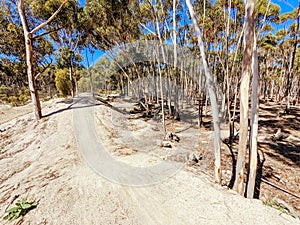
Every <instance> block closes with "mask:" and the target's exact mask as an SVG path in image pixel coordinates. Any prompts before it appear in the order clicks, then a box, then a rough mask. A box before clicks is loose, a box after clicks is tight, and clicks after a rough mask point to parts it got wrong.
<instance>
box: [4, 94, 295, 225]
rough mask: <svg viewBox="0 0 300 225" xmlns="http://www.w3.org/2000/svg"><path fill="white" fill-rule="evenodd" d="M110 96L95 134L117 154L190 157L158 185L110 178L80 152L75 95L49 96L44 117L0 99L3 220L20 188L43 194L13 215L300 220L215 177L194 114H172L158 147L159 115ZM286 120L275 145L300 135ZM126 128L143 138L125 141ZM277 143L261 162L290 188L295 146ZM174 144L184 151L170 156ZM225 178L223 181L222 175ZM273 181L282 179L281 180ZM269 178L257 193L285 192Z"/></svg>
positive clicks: (32, 219)
mask: <svg viewBox="0 0 300 225" xmlns="http://www.w3.org/2000/svg"><path fill="white" fill-rule="evenodd" d="M112 105H113V106H114V107H116V108H118V109H120V110H119V111H116V110H115V109H114V108H111V107H108V106H106V105H103V104H99V105H98V106H96V107H95V112H96V113H95V118H96V119H95V124H96V130H97V134H98V135H99V141H101V142H102V143H103V144H104V145H106V146H107V147H108V149H109V151H110V153H111V154H112V155H113V157H115V158H116V159H118V160H121V161H124V162H126V163H129V164H130V163H131V164H134V165H137V166H139V165H141V164H151V163H153V162H155V161H157V160H178V161H182V162H183V163H187V164H188V165H186V166H185V167H184V168H183V169H182V170H180V171H178V173H177V174H175V175H174V176H172V177H170V178H169V179H166V180H165V181H163V182H160V183H158V184H155V185H149V186H144V187H131V186H125V185H122V184H116V183H112V182H110V181H108V180H107V179H105V178H103V177H101V176H99V175H98V174H97V173H95V172H94V171H93V170H92V168H90V167H89V166H88V165H87V163H86V162H85V160H84V158H83V156H82V155H81V154H80V151H79V149H78V146H77V141H76V138H75V135H74V128H73V110H74V108H75V107H76V103H74V102H73V100H72V99H66V100H63V99H54V100H51V101H49V102H47V103H46V104H43V114H44V115H45V116H44V118H42V119H41V120H40V121H38V122H37V121H34V120H33V114H32V113H28V112H29V111H27V108H26V107H28V109H30V108H31V107H30V106H25V107H24V110H19V108H9V107H6V106H3V107H1V113H0V115H1V117H0V131H1V132H0V139H1V142H0V171H1V176H0V216H1V219H0V224H10V223H9V222H7V221H5V220H3V219H2V218H3V216H4V215H6V213H5V211H6V210H7V209H9V208H11V207H13V206H14V203H15V201H16V199H20V198H22V197H27V198H28V200H30V201H38V202H39V205H38V206H37V208H36V209H33V210H31V211H30V212H29V213H28V214H26V215H25V216H24V217H22V218H20V219H18V220H16V221H15V222H13V224H34V225H36V224H218V223H219V224H272V225H273V224H300V222H299V219H295V218H293V217H291V216H290V215H287V214H285V213H283V212H281V211H278V210H275V209H273V208H271V207H267V206H265V205H264V204H263V203H262V202H261V201H260V200H256V199H253V200H249V199H245V198H243V197H242V196H239V195H237V194H236V193H235V192H234V191H231V190H228V188H226V187H221V186H219V185H217V184H215V183H214V182H213V179H212V177H211V176H210V174H211V169H210V168H211V166H212V164H211V158H210V157H211V155H210V154H209V152H210V151H209V152H208V150H211V149H209V148H210V146H211V143H210V142H211V131H210V130H209V129H202V130H200V132H199V129H198V128H197V125H196V124H195V123H194V121H193V120H192V119H191V120H190V118H188V117H186V120H185V121H180V122H174V121H168V124H167V128H168V130H169V131H172V132H174V133H176V134H177V135H178V136H179V137H180V139H181V140H180V142H178V143H174V144H173V146H172V148H170V149H168V148H162V147H159V142H160V141H161V140H162V138H163V135H162V133H161V127H160V123H159V120H158V121H155V120H152V119H144V118H138V119H136V118H131V117H132V115H130V114H123V113H121V112H120V111H122V110H123V109H124V108H125V109H126V110H127V108H129V107H132V102H124V101H118V100H116V101H115V102H114V103H112ZM20 111H21V112H20ZM266 111H268V110H267V109H266ZM187 113H188V112H187ZM189 113H190V112H189ZM297 113H299V111H297ZM112 115H113V119H111V118H112ZM288 118H290V117H287V118H286V119H287V120H288ZM296 118H299V114H297V117H296ZM119 120H120V121H123V125H122V126H119V127H118V126H116V121H119ZM262 122H263V121H262ZM298 122H299V121H298ZM278 123H280V124H281V123H283V122H282V119H278ZM282 126H283V128H284V129H283V130H284V131H285V132H287V131H289V132H291V133H290V135H291V137H289V138H290V139H289V138H287V139H285V140H284V142H283V143H281V142H276V143H275V144H276V146H277V147H278V145H279V147H278V149H280V145H281V144H282V145H283V144H286V143H285V142H286V141H288V140H290V142H292V140H293V141H294V140H295V138H299V132H297V130H296V129H294V130H292V129H291V128H290V129H289V130H286V127H285V125H284V124H282ZM262 127H264V126H263V125H262ZM265 127H266V129H267V127H268V126H267V125H265ZM296 128H297V127H296ZM297 129H298V128H297ZM126 132H131V133H132V135H133V136H136V137H140V138H135V139H133V140H132V141H129V142H128V140H127V139H126V137H128V136H127V135H125V134H126ZM260 132H264V130H263V129H262V130H260ZM265 132H266V133H268V134H270V133H271V132H270V131H268V132H267V131H265ZM297 135H298V136H297ZM291 138H292V139H291ZM138 140H140V142H139V141H138ZM290 142H289V143H290ZM270 143H271V142H270ZM271 144H272V143H271ZM271 144H268V145H267V144H265V147H264V148H266V149H264V151H265V158H266V160H265V162H264V167H266V166H270V167H271V168H272V169H273V171H276V172H278V173H279V175H280V176H281V177H280V180H284V181H286V188H290V189H289V190H291V191H293V192H294V193H297V192H298V193H299V180H297V179H299V177H297V174H299V161H297V160H299V158H297V157H296V156H297V154H299V152H297V148H296V150H295V152H296V155H295V156H293V157H292V156H289V155H290V154H288V153H286V155H284V154H283V153H282V152H280V150H278V149H277V148H274V149H272V145H271ZM147 146H148V147H149V146H151V151H149V152H148V153H147V155H145V147H147ZM223 149H224V150H223V154H224V155H229V156H230V154H228V153H227V149H226V148H225V147H223ZM298 149H299V148H298ZM174 151H177V152H178V155H179V156H178V157H175V158H172V157H171V158H170V157H169V156H173V155H174V154H173V152H174ZM282 151H283V150H282ZM193 152H199V153H200V154H202V156H203V159H202V160H200V161H199V162H198V163H192V164H190V163H189V161H188V160H187V158H186V157H185V156H186V155H187V154H189V153H193ZM267 153H269V154H267ZM272 154H273V155H272ZM275 156H276V157H275ZM289 157H290V158H289ZM298 157H299V155H298ZM228 159H230V157H228ZM283 160H286V161H283ZM223 161H225V160H223ZM287 162H288V163H287ZM280 166H281V167H280ZM223 167H224V168H225V174H226V173H227V170H226V169H227V167H228V171H231V167H230V163H228V164H226V165H223ZM287 168H290V169H287ZM273 171H272V172H273ZM229 175H230V174H229V173H228V176H229ZM224 178H225V180H224V182H226V176H224ZM266 179H267V178H266ZM268 179H269V178H268ZM272 181H273V182H275V181H274V180H272ZM276 184H278V185H279V184H280V185H282V184H281V182H279V181H277V183H276ZM297 184H298V186H297ZM263 185H264V184H263V183H262V185H261V195H262V194H263V193H268V194H269V196H273V195H271V194H274V195H276V196H277V197H281V194H282V195H283V196H285V195H284V194H283V193H282V192H280V191H276V190H275V189H274V190H272V189H270V187H269V186H263ZM291 187H292V188H291ZM297 188H298V189H297ZM269 190H270V192H268V191H269ZM276 193H277V194H276ZM282 199H284V200H285V201H286V202H288V203H289V204H292V205H293V206H294V207H295V208H296V205H297V204H296V203H297V202H296V200H295V203H294V202H292V200H291V201H289V199H288V198H283V197H282ZM298 203H299V201H298ZM298 205H299V204H298Z"/></svg>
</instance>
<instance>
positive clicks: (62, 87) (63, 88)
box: [55, 69, 70, 97]
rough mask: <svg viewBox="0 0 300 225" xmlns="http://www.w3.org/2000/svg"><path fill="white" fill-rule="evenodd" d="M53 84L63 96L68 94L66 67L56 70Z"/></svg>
mask: <svg viewBox="0 0 300 225" xmlns="http://www.w3.org/2000/svg"><path fill="white" fill-rule="evenodd" d="M55 84H56V88H57V90H58V91H59V93H60V94H61V95H62V96H63V97H65V96H67V95H69V94H70V81H69V72H68V69H60V70H57V71H56V73H55Z"/></svg>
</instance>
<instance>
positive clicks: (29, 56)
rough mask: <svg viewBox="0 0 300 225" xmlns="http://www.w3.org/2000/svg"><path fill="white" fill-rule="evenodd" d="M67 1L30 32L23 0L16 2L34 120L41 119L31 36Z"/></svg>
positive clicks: (51, 18)
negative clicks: (20, 23) (22, 34)
mask: <svg viewBox="0 0 300 225" xmlns="http://www.w3.org/2000/svg"><path fill="white" fill-rule="evenodd" d="M67 1H68V0H65V1H64V2H63V3H62V4H61V5H60V7H59V8H58V9H57V10H56V11H55V12H54V13H53V14H52V16H50V17H49V19H48V20H47V21H45V22H44V23H41V24H40V25H39V26H37V27H35V28H34V29H33V30H32V31H29V26H28V22H27V18H26V15H25V5H24V1H23V0H18V1H17V8H18V12H19V16H20V18H21V22H22V28H23V32H24V39H25V53H26V65H27V77H28V86H29V90H30V95H31V99H32V104H33V107H34V116H35V119H36V120H39V119H41V118H42V109H41V103H40V99H39V95H38V90H37V88H36V80H35V74H34V64H33V48H32V47H33V37H32V36H33V34H34V33H36V32H37V31H38V30H40V29H42V28H43V27H45V26H46V25H47V24H48V23H50V22H51V21H52V20H53V19H54V17H55V16H56V15H57V14H58V13H59V12H60V11H61V10H62V8H63V6H64V5H65V4H66V3H67Z"/></svg>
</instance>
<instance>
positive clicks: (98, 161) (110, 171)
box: [72, 95, 183, 186]
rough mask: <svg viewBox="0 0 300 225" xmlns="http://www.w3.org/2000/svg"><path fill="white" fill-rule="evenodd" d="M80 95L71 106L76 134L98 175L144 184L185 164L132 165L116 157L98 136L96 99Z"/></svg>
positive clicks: (118, 181)
mask: <svg viewBox="0 0 300 225" xmlns="http://www.w3.org/2000/svg"><path fill="white" fill-rule="evenodd" d="M79 98H80V99H79V101H78V102H77V103H76V105H73V107H72V108H73V126H74V132H75V136H76V139H77V143H78V147H79V150H80V152H81V154H82V156H83V157H84V159H85V160H86V162H87V163H88V165H89V166H90V167H91V168H92V169H94V170H95V171H96V172H97V173H98V174H99V175H101V176H103V177H104V178H106V179H108V180H110V181H112V182H115V183H119V184H124V185H129V186H145V185H151V184H155V183H158V182H161V181H163V180H166V179H167V178H169V177H171V176H172V175H174V174H175V173H176V172H177V171H178V170H179V169H181V168H182V167H183V164H182V163H177V162H172V161H162V162H160V163H158V164H156V165H151V166H143V167H142V166H131V165H128V164H126V163H124V162H120V161H118V160H116V159H114V158H113V157H112V156H111V155H110V154H109V152H108V151H107V150H106V149H105V147H104V146H103V145H102V144H101V143H100V142H99V141H98V138H97V134H96V130H95V123H94V106H95V100H94V99H93V98H92V97H91V96H88V95H84V96H80V97H79ZM141 147H142V143H141Z"/></svg>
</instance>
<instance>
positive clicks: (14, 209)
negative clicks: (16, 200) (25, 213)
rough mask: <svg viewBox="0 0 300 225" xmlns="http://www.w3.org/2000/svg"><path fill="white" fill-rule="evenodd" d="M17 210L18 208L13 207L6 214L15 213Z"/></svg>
mask: <svg viewBox="0 0 300 225" xmlns="http://www.w3.org/2000/svg"><path fill="white" fill-rule="evenodd" d="M18 210H19V207H13V208H11V209H9V210H7V211H6V212H7V213H13V212H16V211H18Z"/></svg>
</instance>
